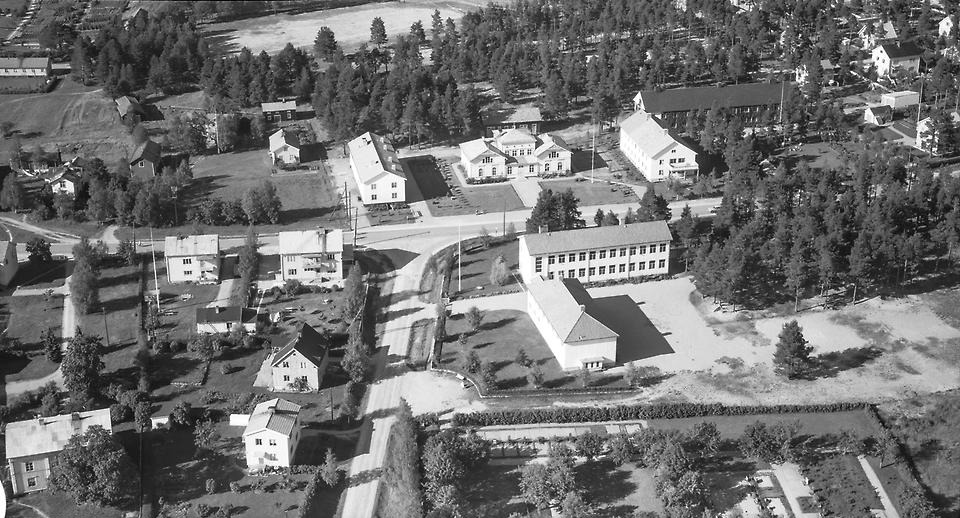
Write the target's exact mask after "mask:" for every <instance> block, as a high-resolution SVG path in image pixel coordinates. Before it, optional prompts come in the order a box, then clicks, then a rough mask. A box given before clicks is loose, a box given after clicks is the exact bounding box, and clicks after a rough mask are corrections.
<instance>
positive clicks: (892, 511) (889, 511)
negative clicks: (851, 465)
mask: <svg viewBox="0 0 960 518" xmlns="http://www.w3.org/2000/svg"><path fill="white" fill-rule="evenodd" d="M857 460H859V461H860V466H861V467H863V472H864V473H866V475H867V479H868V480H870V485H872V486H873V489H874V490H876V492H877V495H878V496H879V497H880V503H882V504H883V513H884V514H885V515H886V516H887V518H900V513H898V512H897V508H896V507H894V505H893V501H892V500H890V495H888V494H887V490H886V489H884V488H883V483H882V482H880V477H878V476H877V473H876V472H875V471H873V466H871V465H870V463H869V462H867V458H866V457H864V456H863V455H857Z"/></svg>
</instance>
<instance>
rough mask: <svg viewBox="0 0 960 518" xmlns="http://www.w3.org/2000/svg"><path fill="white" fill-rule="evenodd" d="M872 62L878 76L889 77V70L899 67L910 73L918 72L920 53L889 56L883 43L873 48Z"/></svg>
mask: <svg viewBox="0 0 960 518" xmlns="http://www.w3.org/2000/svg"><path fill="white" fill-rule="evenodd" d="M872 56H873V64H874V66H876V67H877V76H878V77H881V78H882V77H889V76H890V74H891V72H892V71H893V70H894V69H896V68H899V69H901V70H905V71H907V72H910V73H912V74H917V73H919V72H920V54H919V53H916V54H910V55H906V56H891V55H890V54H889V53H888V51H887V50H885V49H884V46H883V45H880V46H878V47H876V48H874V49H873V53H872Z"/></svg>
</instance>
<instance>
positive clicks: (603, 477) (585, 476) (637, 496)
mask: <svg viewBox="0 0 960 518" xmlns="http://www.w3.org/2000/svg"><path fill="white" fill-rule="evenodd" d="M576 474H577V480H578V481H579V482H580V487H581V488H583V490H584V492H585V493H584V499H585V500H586V501H587V502H589V503H591V504H592V505H593V506H594V508H595V512H594V515H593V516H595V517H596V518H620V517H622V516H633V513H635V512H637V511H648V512H653V513H657V515H658V516H661V515H663V512H664V510H663V504H662V503H661V502H660V498H659V497H658V496H657V491H656V480H655V479H654V478H653V474H654V472H653V470H652V469H647V468H637V467H633V466H632V464H630V463H627V464H624V465H623V466H617V465H615V464H614V463H613V462H612V461H609V460H598V461H594V462H587V463H584V464H581V465H579V466H577V468H576Z"/></svg>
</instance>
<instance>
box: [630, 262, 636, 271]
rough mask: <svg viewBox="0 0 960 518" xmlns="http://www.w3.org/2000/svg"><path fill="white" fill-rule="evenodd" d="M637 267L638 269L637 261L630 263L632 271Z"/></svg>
mask: <svg viewBox="0 0 960 518" xmlns="http://www.w3.org/2000/svg"><path fill="white" fill-rule="evenodd" d="M636 269H637V263H630V271H631V272H632V271H636Z"/></svg>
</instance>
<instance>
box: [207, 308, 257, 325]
mask: <svg viewBox="0 0 960 518" xmlns="http://www.w3.org/2000/svg"><path fill="white" fill-rule="evenodd" d="M256 319H257V310H256V309H254V308H242V307H240V306H226V307H220V306H216V307H212V308H197V323H198V324H220V323H226V322H242V323H248V322H253V321H254V320H256Z"/></svg>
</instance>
